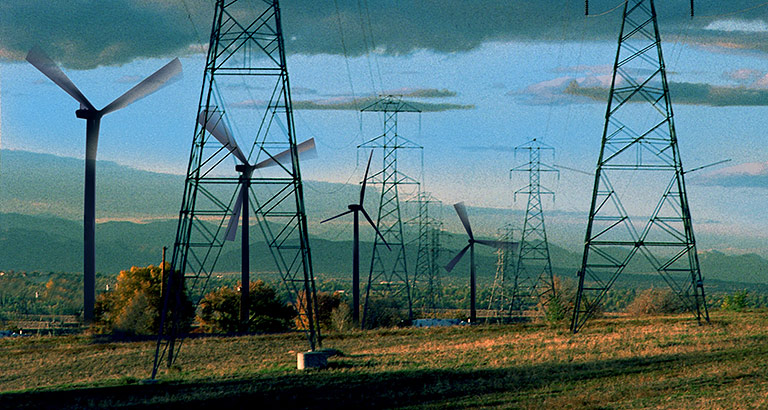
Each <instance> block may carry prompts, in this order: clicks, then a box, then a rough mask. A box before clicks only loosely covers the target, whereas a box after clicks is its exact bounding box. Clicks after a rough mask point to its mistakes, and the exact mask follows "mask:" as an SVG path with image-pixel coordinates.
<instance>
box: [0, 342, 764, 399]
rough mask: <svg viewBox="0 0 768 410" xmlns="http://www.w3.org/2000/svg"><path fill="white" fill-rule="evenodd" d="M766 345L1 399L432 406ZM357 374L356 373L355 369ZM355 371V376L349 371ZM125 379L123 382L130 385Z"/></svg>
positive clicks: (346, 368)
mask: <svg viewBox="0 0 768 410" xmlns="http://www.w3.org/2000/svg"><path fill="white" fill-rule="evenodd" d="M766 351H768V348H766V347H762V346H760V345H758V346H751V347H749V348H746V349H742V350H736V351H734V350H725V351H718V352H708V353H691V354H679V355H667V354H662V355H656V356H649V357H638V358H626V359H616V360H603V361H594V362H588V363H544V364H537V365H530V366H514V367H508V368H503V369H477V370H473V369H438V370H407V371H406V370H403V371H382V372H365V371H359V370H360V369H359V367H358V366H354V367H353V366H352V365H351V364H350V363H348V362H346V361H344V360H342V361H341V362H340V363H338V364H335V365H332V369H334V370H333V371H321V370H317V371H306V372H297V373H294V374H289V375H281V376H255V377H253V378H247V379H235V380H232V379H230V380H221V379H216V380H214V379H212V380H210V381H196V382H190V383H184V382H160V383H158V384H153V385H141V384H129V385H125V386H116V387H103V388H83V389H73V390H58V391H38V392H34V391H33V392H23V393H6V394H0V403H2V407H3V408H35V409H41V408H56V409H61V408H115V407H123V408H125V407H133V406H137V407H142V408H147V407H150V408H151V407H157V408H164V409H168V408H179V409H182V408H183V409H185V410H189V409H195V408H225V407H234V408H240V407H248V408H259V409H270V408H280V409H292V408H311V409H363V408H364V409H372V408H397V407H407V406H417V405H420V404H428V403H432V404H436V403H439V402H443V403H445V402H446V401H452V400H455V401H460V400H462V399H466V398H470V397H478V396H482V395H494V394H497V393H504V392H510V391H518V392H521V393H523V392H525V391H532V390H535V389H538V388H542V387H546V386H547V385H550V384H553V383H566V384H567V383H571V382H576V381H588V380H599V379H606V381H607V379H610V378H613V377H619V376H626V375H632V374H639V373H644V372H653V371H660V370H673V371H674V370H675V369H678V368H680V367H689V366H692V365H696V364H703V363H714V362H719V361H721V360H729V359H730V360H733V358H734V356H736V357H746V356H747V355H754V354H765V353H766ZM355 369H356V370H357V371H356V370H355ZM350 370H352V371H350ZM132 382H133V381H130V382H128V383H132Z"/></svg>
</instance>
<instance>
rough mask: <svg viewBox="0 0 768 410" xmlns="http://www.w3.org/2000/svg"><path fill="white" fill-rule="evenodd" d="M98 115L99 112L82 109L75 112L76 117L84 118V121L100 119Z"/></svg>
mask: <svg viewBox="0 0 768 410" xmlns="http://www.w3.org/2000/svg"><path fill="white" fill-rule="evenodd" d="M98 115H99V112H98V111H96V110H90V109H88V108H81V109H79V110H77V111H75V116H76V117H77V118H82V119H84V120H89V119H91V118H96V117H98Z"/></svg>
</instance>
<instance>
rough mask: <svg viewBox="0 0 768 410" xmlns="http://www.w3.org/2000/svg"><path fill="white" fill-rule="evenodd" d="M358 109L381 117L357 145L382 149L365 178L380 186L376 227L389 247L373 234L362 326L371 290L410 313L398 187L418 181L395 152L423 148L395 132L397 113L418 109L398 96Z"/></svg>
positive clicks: (388, 97)
mask: <svg viewBox="0 0 768 410" xmlns="http://www.w3.org/2000/svg"><path fill="white" fill-rule="evenodd" d="M361 111H362V112H364V113H365V112H374V113H375V112H378V113H382V114H383V117H384V133H383V134H381V135H379V136H378V137H375V138H373V139H371V140H369V141H367V142H365V143H363V144H361V145H359V146H358V148H373V149H380V150H381V152H382V160H383V164H382V169H381V171H378V172H376V173H374V174H373V175H371V176H370V177H369V179H370V182H371V183H372V184H374V185H380V186H381V196H380V200H379V210H378V213H377V217H376V227H377V228H378V230H379V231H380V232H381V234H382V236H383V237H384V239H385V240H386V241H387V243H388V244H389V247H390V248H391V251H390V250H389V249H387V247H386V244H385V243H383V241H381V240H379V238H378V236H377V237H375V238H374V242H373V252H372V256H371V267H370V270H369V274H368V286H367V288H366V292H365V304H364V308H363V319H362V322H363V323H362V324H363V326H365V325H366V324H367V320H368V308H369V305H370V304H369V301H370V299H371V297H373V296H374V294H378V295H379V296H381V297H385V298H393V299H395V300H398V301H399V302H404V303H405V306H406V307H407V309H408V317H409V318H411V317H413V301H412V300H411V289H410V285H411V284H410V282H409V280H408V266H407V255H406V251H405V243H406V241H405V238H404V235H403V216H402V213H401V209H400V189H401V186H403V185H418V184H419V182H418V181H417V180H416V179H414V178H412V177H410V176H408V175H406V174H405V173H403V172H402V171H400V170H399V169H398V153H399V151H401V150H403V149H423V147H422V146H420V145H417V144H415V143H414V142H412V141H410V140H409V139H407V138H405V137H403V136H401V135H400V134H399V133H398V130H397V120H398V114H400V113H404V112H410V113H420V112H421V111H420V110H419V109H418V108H416V107H414V106H413V105H411V104H408V103H407V102H405V101H403V100H402V98H401V97H399V96H392V95H387V96H383V97H382V98H380V99H379V100H377V101H375V102H374V103H372V104H371V105H369V106H367V107H365V108H363V109H362V110H361Z"/></svg>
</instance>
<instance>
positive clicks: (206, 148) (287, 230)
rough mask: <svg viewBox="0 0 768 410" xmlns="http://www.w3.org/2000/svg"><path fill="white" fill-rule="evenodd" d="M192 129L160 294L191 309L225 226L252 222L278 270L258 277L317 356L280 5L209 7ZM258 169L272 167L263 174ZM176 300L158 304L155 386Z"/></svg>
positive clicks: (220, 2)
mask: <svg viewBox="0 0 768 410" xmlns="http://www.w3.org/2000/svg"><path fill="white" fill-rule="evenodd" d="M196 119H197V121H196V124H195V133H194V137H193V141H192V149H191V152H190V156H189V165H188V168H187V174H186V182H185V186H184V194H183V201H182V205H181V210H180V212H179V224H178V229H177V232H176V241H175V244H174V249H173V258H172V261H171V267H172V269H173V270H172V272H176V274H174V275H170V278H169V282H170V283H169V284H168V286H167V288H169V289H186V292H187V293H188V294H189V296H190V298H191V300H193V301H195V300H199V299H200V298H201V297H202V296H203V294H204V291H205V288H206V285H207V283H208V281H209V279H210V278H211V275H212V274H213V272H214V271H215V269H216V263H217V261H218V259H219V256H220V255H221V253H222V250H223V249H224V246H225V243H226V241H225V240H226V239H227V236H228V234H229V236H230V237H231V236H232V232H233V231H232V224H234V227H235V228H236V227H237V217H236V216H235V215H237V214H238V212H240V209H242V211H243V212H244V213H245V212H250V215H251V216H252V217H253V219H254V220H255V226H256V228H257V230H258V231H259V232H261V234H262V236H263V239H264V242H265V243H266V245H265V246H261V247H258V248H254V249H256V250H258V251H261V252H264V253H268V254H271V256H272V257H273V259H274V262H275V263H274V265H272V266H263V267H260V269H261V270H262V272H270V273H272V274H273V275H274V279H278V280H282V282H283V284H284V286H285V290H286V293H287V295H289V297H290V299H291V300H290V302H291V303H292V304H293V305H294V307H296V310H297V312H298V313H299V321H298V322H299V323H300V324H301V326H302V327H303V328H304V330H306V336H307V340H308V344H309V348H310V349H315V348H316V347H319V345H320V332H319V328H318V324H317V321H316V310H315V306H316V303H315V302H316V292H315V283H314V277H313V272H312V260H311V255H310V247H309V236H308V232H307V218H306V212H305V209H304V194H303V187H302V179H301V172H300V169H299V152H300V151H301V149H300V148H299V147H298V146H297V143H296V132H295V129H294V121H293V110H292V105H291V93H290V84H289V79H288V70H287V67H286V59H285V45H284V39H283V32H282V27H281V17H280V7H279V4H278V1H276V0H273V1H263V0H226V1H225V0H217V1H216V3H215V11H214V19H213V27H212V31H211V37H210V43H209V48H208V55H207V59H206V63H205V70H204V74H203V85H202V90H201V93H200V102H199V105H198V115H197V117H196ZM236 141H239V143H237V142H236ZM240 148H242V149H240ZM260 163H266V164H271V165H273V166H271V167H263V169H262V168H260V167H259V165H258V164H260ZM251 164H256V165H251ZM240 192H242V193H243V194H242V195H240V194H239V193H240ZM238 198H244V199H245V200H244V201H243V200H241V201H238ZM238 202H239V205H238ZM233 216H235V217H233ZM230 221H232V222H230ZM243 221H244V223H249V222H248V221H249V220H248V218H244V219H243ZM228 225H229V226H230V229H227V226H228ZM244 228H245V229H244V233H246V229H247V227H246V226H244ZM243 243H244V244H247V243H248V241H247V240H246V239H244V240H243ZM247 254H248V250H243V255H247ZM243 261H244V263H247V258H245V257H244V258H243ZM242 268H243V271H244V272H248V271H250V269H251V267H250V266H243V267H242ZM274 272H276V273H277V274H274ZM243 276H244V277H247V276H248V275H243ZM242 286H243V287H247V286H248V284H247V283H243V284H242ZM168 294H169V292H166V299H167V295H168ZM175 294H176V295H177V297H176V298H175V300H170V301H166V302H164V308H163V311H164V313H163V315H162V317H161V322H162V324H161V333H162V334H161V337H159V338H158V348H157V355H156V360H155V366H154V369H153V377H154V375H155V373H156V371H157V367H158V366H159V363H160V358H161V357H162V355H163V354H167V359H168V363H169V364H171V363H172V361H173V359H174V357H175V356H176V354H177V351H176V350H177V349H178V348H179V346H180V344H179V343H175V342H176V339H177V338H178V337H179V336H180V334H179V333H178V332H179V327H178V324H179V317H178V315H177V312H178V311H179V310H180V307H178V304H179V303H180V301H179V299H180V298H179V297H178V295H180V294H181V293H180V292H178V291H177V292H175ZM169 311H170V312H172V313H173V314H172V315H170V316H168V315H167V313H166V312H169ZM168 321H170V324H171V326H168V325H166V324H165V323H166V322H168Z"/></svg>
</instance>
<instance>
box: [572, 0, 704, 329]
mask: <svg viewBox="0 0 768 410" xmlns="http://www.w3.org/2000/svg"><path fill="white" fill-rule="evenodd" d="M691 11H692V12H693V7H691ZM684 174H685V173H684V171H683V165H682V162H681V159H680V151H679V148H678V144H677V135H676V133H675V125H674V117H673V113H672V104H671V99H670V94H669V87H668V83H667V75H666V68H665V66H664V58H663V56H662V51H661V38H660V36H659V28H658V24H657V19H656V9H655V7H654V2H653V0H629V1H627V2H626V3H625V4H624V9H623V19H622V24H621V30H620V32H619V42H618V50H617V52H616V59H615V62H614V68H613V79H612V82H611V89H610V94H609V97H608V107H607V109H606V115H605V126H604V129H603V137H602V145H601V149H600V156H599V158H598V161H597V170H596V172H595V184H594V190H593V193H592V205H591V207H590V210H589V223H588V225H587V232H586V236H585V241H584V242H585V245H584V254H583V259H582V264H581V268H580V270H579V273H578V276H579V287H578V292H577V295H576V300H575V309H574V312H573V318H572V322H571V330H572V331H573V332H574V333H575V332H578V331H579V330H580V329H581V328H582V327H583V326H584V324H585V322H586V321H587V320H588V319H589V317H590V316H591V315H592V314H593V313H594V312H595V311H596V310H597V309H598V307H599V306H600V305H601V302H602V301H603V300H604V299H605V297H606V295H607V293H608V291H609V290H610V288H611V286H612V285H613V283H614V282H615V281H616V279H617V278H618V276H619V275H620V274H621V273H623V272H635V273H644V272H654V271H655V272H658V274H659V275H661V277H662V278H663V279H664V281H665V282H666V283H667V284H668V285H669V286H670V287H671V288H672V290H673V291H674V292H675V293H676V294H677V296H678V297H679V298H680V300H681V301H682V302H683V303H684V305H685V307H686V308H687V309H688V310H690V311H691V312H693V314H694V315H696V318H697V320H698V321H699V323H701V321H702V320H706V321H709V313H708V311H707V305H706V301H705V298H704V286H703V282H702V276H701V271H700V269H699V260H698V256H697V254H696V241H695V238H694V235H693V225H692V223H691V214H690V209H689V205H688V196H687V194H686V190H685V179H684ZM657 198H658V199H657Z"/></svg>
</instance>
